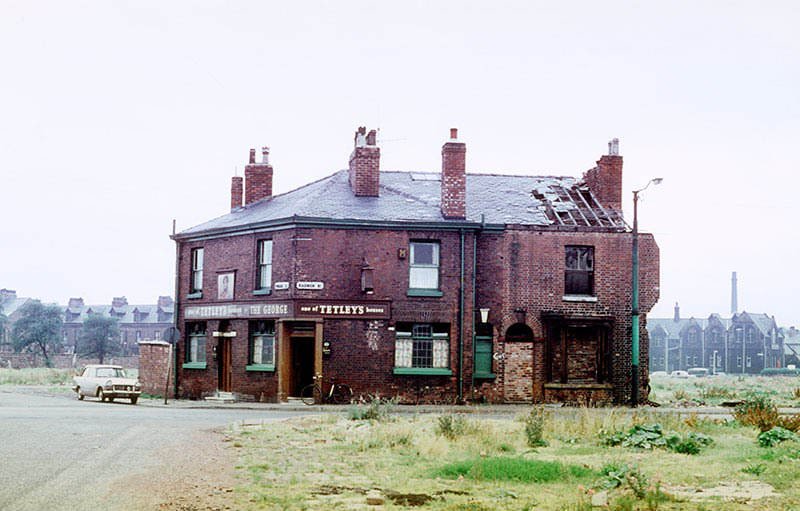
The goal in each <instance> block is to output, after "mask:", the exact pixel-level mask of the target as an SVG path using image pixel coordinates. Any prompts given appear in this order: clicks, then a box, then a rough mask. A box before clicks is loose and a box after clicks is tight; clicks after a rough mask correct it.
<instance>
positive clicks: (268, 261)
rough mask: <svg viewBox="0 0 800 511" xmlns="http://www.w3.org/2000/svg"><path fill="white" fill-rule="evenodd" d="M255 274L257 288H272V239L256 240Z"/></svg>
mask: <svg viewBox="0 0 800 511" xmlns="http://www.w3.org/2000/svg"><path fill="white" fill-rule="evenodd" d="M257 275H258V276H257V278H258V282H256V288H257V289H259V290H270V289H272V240H259V242H258V271H257Z"/></svg>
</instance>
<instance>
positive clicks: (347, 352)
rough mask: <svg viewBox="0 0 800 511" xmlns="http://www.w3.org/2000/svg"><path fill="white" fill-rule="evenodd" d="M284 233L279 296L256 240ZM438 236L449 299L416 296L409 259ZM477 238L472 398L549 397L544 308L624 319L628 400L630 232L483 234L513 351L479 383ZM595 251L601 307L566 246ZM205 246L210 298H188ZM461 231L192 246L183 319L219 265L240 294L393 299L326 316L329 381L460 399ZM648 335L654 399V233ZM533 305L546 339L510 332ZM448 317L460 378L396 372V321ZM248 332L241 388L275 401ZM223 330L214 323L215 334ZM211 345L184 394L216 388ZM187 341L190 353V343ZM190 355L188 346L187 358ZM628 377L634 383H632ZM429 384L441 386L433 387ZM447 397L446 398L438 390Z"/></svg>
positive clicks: (298, 235) (643, 242)
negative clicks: (263, 283) (387, 315)
mask: <svg viewBox="0 0 800 511" xmlns="http://www.w3.org/2000/svg"><path fill="white" fill-rule="evenodd" d="M268 237H269V238H271V239H273V254H274V255H273V282H280V281H286V282H290V284H291V285H290V288H289V289H288V290H285V291H273V294H272V295H271V296H269V297H264V296H256V295H253V289H254V286H255V261H256V254H257V251H256V245H257V241H258V240H259V239H264V238H268ZM423 239H434V240H438V241H439V242H440V243H441V270H440V288H441V289H442V291H443V296H442V297H440V298H435V297H430V298H428V297H408V296H406V291H407V289H408V263H409V260H408V258H407V256H406V258H405V259H403V258H401V257H399V256H398V250H399V249H407V248H408V246H409V242H410V241H411V240H423ZM472 244H473V236H472V234H469V233H468V234H466V236H465V285H466V288H465V291H466V293H465V296H464V304H465V314H464V317H465V324H464V395H465V396H467V397H470V396H472V397H476V398H480V397H481V396H483V397H485V398H486V399H490V400H493V401H500V400H537V401H540V400H543V399H544V395H545V391H544V383H545V360H544V356H545V355H544V343H543V340H544V335H545V334H544V331H543V325H542V320H541V315H542V313H560V314H566V315H581V316H590V317H591V316H597V317H608V316H611V317H613V318H614V321H613V328H612V331H611V339H610V340H609V343H610V346H611V350H612V362H611V379H612V383H613V384H614V386H615V389H614V394H613V396H614V399H615V400H616V401H618V402H622V401H624V400H625V398H626V395H629V385H630V384H629V377H630V375H629V372H630V371H629V368H630V300H631V277H630V273H631V272H630V266H631V264H630V262H631V255H630V254H631V235H630V233H596V232H595V233H592V232H558V231H541V230H533V229H526V228H514V229H510V230H507V231H506V232H504V233H483V234H481V235H480V236H479V237H478V258H477V259H478V268H477V270H478V273H477V283H478V286H477V288H478V289H479V294H478V297H477V301H476V306H477V308H484V307H488V308H490V313H489V321H490V322H491V323H492V324H493V325H494V327H495V328H494V334H495V347H494V352H495V353H496V354H501V355H503V356H504V357H505V359H503V358H500V357H498V358H500V360H495V361H494V362H493V365H494V367H493V372H494V373H495V374H496V375H497V378H496V379H495V380H489V381H481V382H478V384H479V386H478V387H476V388H475V389H473V388H472V387H471V372H472V341H471V339H472V320H473V317H474V316H473V311H472V304H473V299H474V296H473V294H472V291H471V288H472V270H471V266H472V258H473V256H472ZM566 245H591V246H594V247H595V290H596V296H597V301H596V302H594V303H583V302H569V301H564V300H563V296H564V259H565V258H564V247H565V246H566ZM199 246H203V247H204V248H205V267H204V283H203V298H201V299H198V300H187V299H186V295H187V294H188V292H189V269H190V261H191V257H190V254H191V249H192V248H195V247H199ZM459 253H460V239H459V234H458V233H455V232H432V231H385V230H347V229H316V228H297V229H288V230H283V231H276V232H272V233H264V234H247V235H239V236H233V237H230V238H219V239H210V240H205V241H202V242H189V243H182V244H181V249H180V257H181V259H180V284H179V298H180V302H181V307H180V316H179V325H180V326H181V330H182V331H183V330H185V324H184V322H183V310H182V309H183V307H184V306H186V305H197V304H207V303H218V302H217V300H216V299H215V297H216V292H217V289H216V284H217V278H216V277H217V272H218V271H221V270H224V271H230V270H235V272H236V286H235V291H234V292H235V300H236V301H237V302H246V301H264V300H284V299H291V298H331V299H342V300H363V299H385V300H391V302H392V318H391V320H390V321H383V320H381V321H368V320H335V319H326V320H325V322H324V337H325V340H328V341H330V342H331V346H332V354H331V356H330V357H329V358H325V359H324V362H323V368H324V373H325V377H326V381H327V379H328V378H330V377H332V376H334V377H336V379H337V380H343V381H346V382H347V383H349V384H350V385H351V386H352V387H353V389H354V391H355V392H356V393H357V394H367V393H371V394H372V393H380V394H381V395H387V396H400V397H401V398H402V399H403V400H405V401H415V400H417V399H418V398H419V397H420V396H423V398H424V399H423V400H430V399H434V398H433V397H432V396H454V395H455V392H456V383H457V380H456V371H457V368H458V357H457V347H458V345H457V340H458V284H459V271H460V261H459ZM640 254H641V271H640V275H641V285H640V290H641V298H640V308H641V311H642V314H643V316H642V325H641V332H642V339H641V357H642V360H643V361H645V363H642V364H641V365H640V367H641V369H642V376H641V379H640V380H641V382H642V389H643V391H642V395H643V397H644V396H645V393H644V389H645V388H646V386H647V380H646V378H647V371H646V368H647V364H646V361H647V359H648V339H647V334H646V330H645V328H644V314H645V313H646V312H647V311H649V310H650V308H651V307H652V306H653V304H654V303H655V302H656V300H657V299H658V284H659V280H658V247H657V245H656V244H655V242H654V240H653V238H652V236H651V235H647V234H643V235H641V238H640ZM365 259H366V261H367V262H368V263H369V264H370V265H371V266H372V267H373V268H374V294H373V295H369V296H367V295H364V294H363V293H362V292H361V288H360V271H361V266H362V265H363V261H364V260H365ZM297 281H322V282H324V283H325V288H324V289H323V290H320V291H307V290H306V291H301V290H297V289H295V288H294V283H295V282H297ZM517 308H523V309H525V310H526V318H525V319H526V322H527V324H528V325H529V326H530V327H531V328H532V329H533V333H534V338H535V342H534V343H532V344H531V343H527V344H523V343H505V342H504V335H505V331H506V330H507V329H508V327H509V326H510V325H512V324H513V323H514V322H516V315H515V313H514V310H515V309H517ZM406 321H408V322H437V323H449V324H450V338H451V347H450V361H451V368H452V369H453V372H454V375H453V376H452V377H444V376H437V377H427V378H423V377H419V376H399V375H394V374H393V371H392V369H393V367H394V332H393V331H391V330H389V327H390V326H392V325H393V324H394V323H396V322H406ZM231 327H232V329H234V330H236V331H237V332H243V333H242V334H241V335H239V336H237V337H236V339H234V344H233V357H234V369H233V373H234V376H233V387H234V390H235V391H237V392H242V393H248V394H251V395H253V396H254V397H255V398H256V399H260V398H261V396H262V394H263V395H264V396H268V397H269V396H272V398H274V396H275V393H276V390H277V382H276V381H275V376H274V375H273V374H272V373H247V372H245V371H244V369H243V368H244V366H245V365H246V362H247V336H246V334H244V332H246V331H247V323H246V321H244V320H241V321H240V320H234V321H232V325H231ZM217 328H218V322H217V321H208V329H207V330H208V332H211V331H214V330H215V329H217ZM215 342H216V341H215V340H214V339H212V338H211V337H209V340H208V342H207V350H208V353H207V359H208V368H207V369H205V370H194V369H186V370H182V369H179V372H180V375H181V395H184V396H189V397H200V396H202V395H203V394H208V393H212V392H213V391H214V390H215V389H216V380H217V372H216V371H217V369H216V363H215V362H214V361H213V357H212V351H211V350H212V348H213V346H214V344H215ZM179 349H181V350H182V349H183V346H182V343H181V345H180V346H179ZM183 355H184V354H183V352H181V353H180V354H179V357H181V358H180V359H181V360H182V359H183V358H182V357H183ZM626 385H627V386H626ZM426 387H429V388H426ZM436 399H438V398H436Z"/></svg>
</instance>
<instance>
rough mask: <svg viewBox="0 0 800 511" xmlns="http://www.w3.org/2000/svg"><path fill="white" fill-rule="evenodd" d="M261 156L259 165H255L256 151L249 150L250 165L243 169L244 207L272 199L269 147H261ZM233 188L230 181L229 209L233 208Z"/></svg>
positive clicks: (232, 183)
mask: <svg viewBox="0 0 800 511" xmlns="http://www.w3.org/2000/svg"><path fill="white" fill-rule="evenodd" d="M261 155H262V161H261V163H256V150H255V149H250V163H249V164H248V165H247V166H246V167H245V168H244V205H245V206H247V205H250V204H252V203H254V202H256V201H260V200H262V199H269V198H270V197H272V165H270V164H269V147H262V148H261ZM235 179H236V178H234V180H235ZM233 188H234V182H233V180H232V181H231V209H233V207H234V192H233Z"/></svg>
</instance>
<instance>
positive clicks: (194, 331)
mask: <svg viewBox="0 0 800 511" xmlns="http://www.w3.org/2000/svg"><path fill="white" fill-rule="evenodd" d="M186 331H187V332H188V334H189V335H188V337H189V339H188V342H187V344H186V362H188V363H203V364H204V363H205V362H206V324H205V323H204V322H197V323H189V324H188V325H187V326H186Z"/></svg>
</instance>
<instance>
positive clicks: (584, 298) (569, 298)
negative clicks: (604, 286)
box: [561, 295, 597, 303]
mask: <svg viewBox="0 0 800 511" xmlns="http://www.w3.org/2000/svg"><path fill="white" fill-rule="evenodd" d="M561 299H562V300H564V301H565V302H588V303H595V302H597V297H596V296H589V295H564V296H562V297H561Z"/></svg>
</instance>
